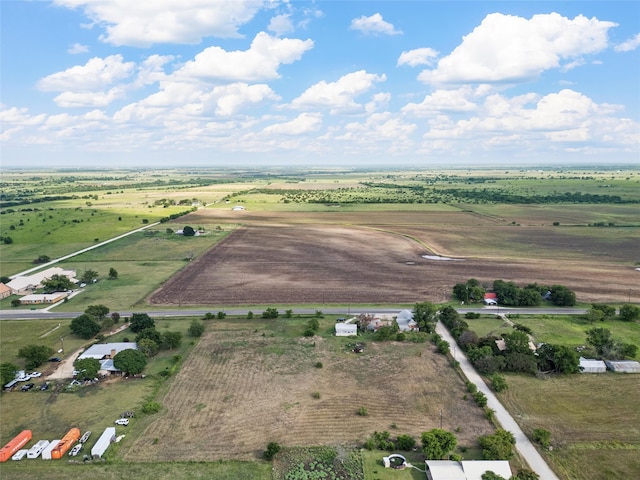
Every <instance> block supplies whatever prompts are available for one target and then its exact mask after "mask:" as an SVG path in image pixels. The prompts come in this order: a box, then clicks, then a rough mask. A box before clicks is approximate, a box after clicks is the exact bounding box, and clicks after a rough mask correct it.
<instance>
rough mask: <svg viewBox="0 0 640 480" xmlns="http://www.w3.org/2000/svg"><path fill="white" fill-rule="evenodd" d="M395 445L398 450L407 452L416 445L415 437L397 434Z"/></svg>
mask: <svg viewBox="0 0 640 480" xmlns="http://www.w3.org/2000/svg"><path fill="white" fill-rule="evenodd" d="M396 446H397V447H398V449H399V450H404V451H406V452H409V451H411V450H413V447H415V446H416V439H415V438H413V437H412V436H411V435H398V441H397V442H396Z"/></svg>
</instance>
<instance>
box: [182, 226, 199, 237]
mask: <svg viewBox="0 0 640 480" xmlns="http://www.w3.org/2000/svg"><path fill="white" fill-rule="evenodd" d="M195 234H196V231H195V230H194V229H193V227H190V226H189V225H187V226H185V227H184V228H183V229H182V235H184V236H185V237H193V236H194V235H195Z"/></svg>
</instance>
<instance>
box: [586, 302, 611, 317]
mask: <svg viewBox="0 0 640 480" xmlns="http://www.w3.org/2000/svg"><path fill="white" fill-rule="evenodd" d="M591 309H592V310H599V311H601V312H602V316H603V319H605V320H608V319H610V318H613V317H615V316H616V309H615V307H612V306H611V305H605V304H603V303H592V304H591Z"/></svg>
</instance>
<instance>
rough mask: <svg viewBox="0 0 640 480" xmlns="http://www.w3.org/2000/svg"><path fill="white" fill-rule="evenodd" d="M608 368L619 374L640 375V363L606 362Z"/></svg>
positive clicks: (625, 361) (629, 361) (628, 361)
mask: <svg viewBox="0 0 640 480" xmlns="http://www.w3.org/2000/svg"><path fill="white" fill-rule="evenodd" d="M604 363H606V365H607V368H609V370H611V371H612V372H617V373H640V363H639V362H635V361H631V360H615V361H614V360H605V362H604Z"/></svg>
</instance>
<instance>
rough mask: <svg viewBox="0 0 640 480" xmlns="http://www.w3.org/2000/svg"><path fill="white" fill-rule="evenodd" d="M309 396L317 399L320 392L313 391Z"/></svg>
mask: <svg viewBox="0 0 640 480" xmlns="http://www.w3.org/2000/svg"><path fill="white" fill-rule="evenodd" d="M311 398H315V399H316V400H318V399H319V398H320V392H313V393H312V394H311Z"/></svg>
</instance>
